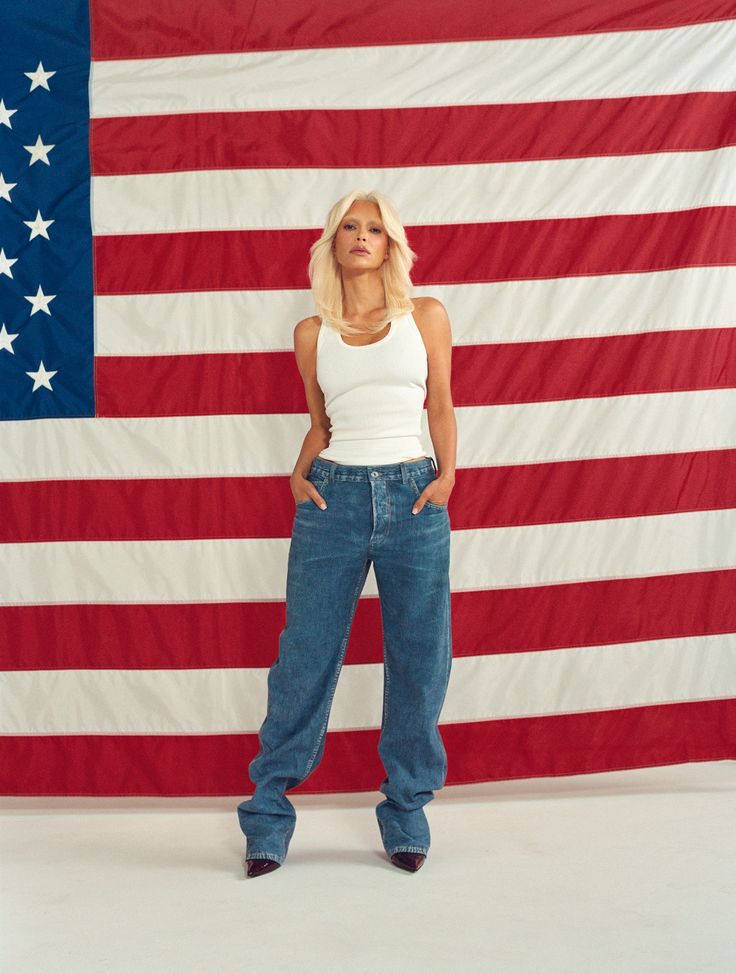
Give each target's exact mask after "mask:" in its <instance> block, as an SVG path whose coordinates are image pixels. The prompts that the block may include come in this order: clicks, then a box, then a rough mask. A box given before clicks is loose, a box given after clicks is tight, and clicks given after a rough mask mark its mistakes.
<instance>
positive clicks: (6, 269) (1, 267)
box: [0, 248, 18, 277]
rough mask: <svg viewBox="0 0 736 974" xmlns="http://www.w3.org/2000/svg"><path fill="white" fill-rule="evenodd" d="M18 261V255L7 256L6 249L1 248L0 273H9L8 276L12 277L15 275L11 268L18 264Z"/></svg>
mask: <svg viewBox="0 0 736 974" xmlns="http://www.w3.org/2000/svg"><path fill="white" fill-rule="evenodd" d="M17 262H18V258H17V257H6V256H5V251H4V250H3V249H2V248H0V274H7V275H8V277H12V276H13V275H12V274H11V273H10V268H11V267H12V266H13V264H17Z"/></svg>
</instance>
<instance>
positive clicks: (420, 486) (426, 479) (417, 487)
mask: <svg viewBox="0 0 736 974" xmlns="http://www.w3.org/2000/svg"><path fill="white" fill-rule="evenodd" d="M436 479H437V478H436V477H435V475H434V474H433V473H430V474H426V473H422V474H418V475H415V476H413V477H411V485H412V487H413V488H414V493H415V495H416V496H417V497H419V495H420V494H421V493H422V491H423V490H424V489H425V488H426V487H427V486H428V485H429V484H431V483H432V481H433V480H436ZM424 506H425V507H428V508H429V509H430V510H432V511H446V510H447V504H434V503H433V502H432V501H425V502H424Z"/></svg>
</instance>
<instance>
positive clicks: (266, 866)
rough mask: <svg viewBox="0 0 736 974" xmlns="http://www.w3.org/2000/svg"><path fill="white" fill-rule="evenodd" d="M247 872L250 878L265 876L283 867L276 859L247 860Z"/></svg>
mask: <svg viewBox="0 0 736 974" xmlns="http://www.w3.org/2000/svg"><path fill="white" fill-rule="evenodd" d="M245 865H246V870H247V872H248V876H250V877H252V876H263V875H264V873H270V872H273V870H274V869H278V868H279V866H280V865H281V863H280V862H276V860H275V859H247V860H246V863H245Z"/></svg>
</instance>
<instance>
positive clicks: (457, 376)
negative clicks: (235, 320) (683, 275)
mask: <svg viewBox="0 0 736 974" xmlns="http://www.w3.org/2000/svg"><path fill="white" fill-rule="evenodd" d="M453 369H454V378H453V380H452V399H453V402H454V403H455V405H457V406H480V405H484V406H488V405H494V404H498V403H521V402H544V401H550V400H558V399H585V398H592V397H600V396H623V395H636V394H639V393H654V392H675V391H685V390H690V389H715V388H733V387H734V386H736V328H722V329H716V328H712V329H692V330H690V331H672V332H654V333H651V334H646V333H645V334H639V335H615V336H609V337H605V338H582V339H559V340H551V341H548V342H545V343H534V342H516V343H505V344H503V345H494V344H485V345H480V346H472V345H471V346H464V347H462V348H456V349H455V350H454V352H453ZM95 381H96V383H97V386H98V396H97V402H98V414H99V415H101V416H185V415H191V414H197V415H200V416H202V415H212V414H214V413H251V414H252V413H260V414H263V413H269V414H273V413H278V412H284V411H286V410H288V409H289V406H290V405H291V407H292V409H293V411H295V412H300V413H303V412H307V411H308V407H307V403H306V399H305V397H304V391H303V386H302V384H301V381H300V375H299V371H298V369H297V366H296V361H295V359H294V354H293V352H273V353H268V354H263V353H231V354H210V355H207V356H205V357H203V356H193V355H184V356H172V355H167V356H158V357H157V356H151V357H148V358H146V359H141V357H140V356H98V357H97V360H96V363H95Z"/></svg>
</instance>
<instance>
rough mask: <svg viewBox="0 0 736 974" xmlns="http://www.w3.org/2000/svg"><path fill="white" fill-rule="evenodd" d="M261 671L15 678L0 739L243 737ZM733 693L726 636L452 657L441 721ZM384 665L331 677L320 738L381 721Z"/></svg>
mask: <svg viewBox="0 0 736 974" xmlns="http://www.w3.org/2000/svg"><path fill="white" fill-rule="evenodd" d="M267 676H268V669H267V668H257V669H256V668H252V669H198V670H52V671H15V672H6V673H4V674H2V675H1V676H0V687H1V690H0V733H1V734H29V735H35V734H243V733H247V734H254V733H256V732H257V731H258V729H259V727H260V725H261V722H262V721H263V718H264V717H265V713H266V703H267V686H266V679H267ZM731 696H736V634H734V633H730V634H726V635H715V636H691V637H687V638H679V639H660V640H654V641H650V642H636V643H623V644H620V645H608V646H585V647H581V648H574V649H564V650H555V651H554V652H530V653H507V654H502V655H498V654H493V655H488V656H468V657H462V656H461V657H458V658H456V659H454V660H453V664H452V672H451V674H450V685H449V687H448V691H447V697H446V699H445V704H444V707H443V710H442V714H441V718H440V723H448V724H449V723H467V722H472V721H481V720H496V719H500V718H510V717H537V716H543V715H553V714H569V713H590V712H593V711H598V710H609V709H620V708H622V707H642V706H650V705H652V704H669V703H676V702H691V701H694V700H713V699H723V698H726V697H731ZM382 703H383V664H382V663H380V664H377V663H371V664H351V665H348V666H344V667H343V670H342V672H341V674H340V677H339V680H338V684H337V690H336V692H335V697H334V700H333V704H332V709H331V713H330V721H329V726H328V731H336V730H342V731H344V730H353V729H355V730H357V729H361V730H362V729H376V728H378V727H380V726H381V708H382Z"/></svg>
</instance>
